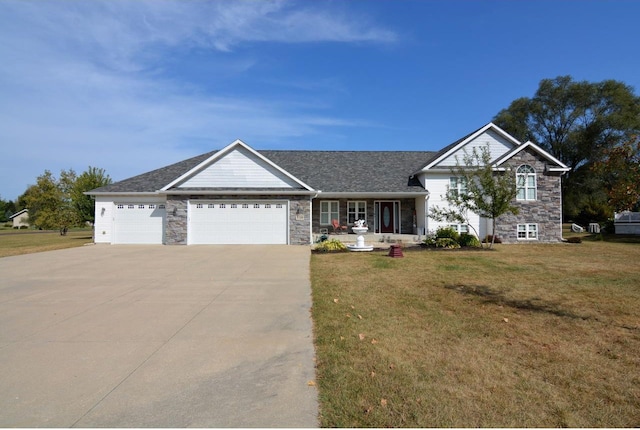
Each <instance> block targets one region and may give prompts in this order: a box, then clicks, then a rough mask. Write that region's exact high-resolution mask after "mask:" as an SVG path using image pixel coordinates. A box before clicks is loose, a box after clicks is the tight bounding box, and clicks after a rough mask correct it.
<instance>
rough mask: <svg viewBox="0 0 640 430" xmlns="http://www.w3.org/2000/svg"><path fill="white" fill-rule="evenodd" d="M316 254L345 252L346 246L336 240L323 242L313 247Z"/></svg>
mask: <svg viewBox="0 0 640 430" xmlns="http://www.w3.org/2000/svg"><path fill="white" fill-rule="evenodd" d="M315 250H316V251H318V252H340V251H347V246H346V245H345V244H344V243H342V242H340V241H339V240H338V239H331V240H325V241H324V242H322V243H320V244H318V245H317V246H316V247H315Z"/></svg>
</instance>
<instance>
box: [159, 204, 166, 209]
mask: <svg viewBox="0 0 640 430" xmlns="http://www.w3.org/2000/svg"><path fill="white" fill-rule="evenodd" d="M165 207H166V206H165V205H158V209H165Z"/></svg>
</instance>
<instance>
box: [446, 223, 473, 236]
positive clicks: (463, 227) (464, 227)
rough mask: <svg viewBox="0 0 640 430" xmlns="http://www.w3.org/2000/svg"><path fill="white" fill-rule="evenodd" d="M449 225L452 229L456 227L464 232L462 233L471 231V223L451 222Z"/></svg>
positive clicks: (459, 231)
mask: <svg viewBox="0 0 640 430" xmlns="http://www.w3.org/2000/svg"><path fill="white" fill-rule="evenodd" d="M449 227H451V228H452V229H454V230H455V231H456V232H458V233H460V234H462V233H469V225H468V224H449Z"/></svg>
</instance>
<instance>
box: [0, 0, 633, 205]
mask: <svg viewBox="0 0 640 430" xmlns="http://www.w3.org/2000/svg"><path fill="white" fill-rule="evenodd" d="M639 16H640V2H636V1H548V2H547V1H408V0H393V1H392V0H387V1H384V0H376V1H373V0H371V1H365V0H358V1H237V0H236V1H197V0H184V1H168V0H135V1H119V0H108V1H100V0H92V1H80V0H47V1H45V0H33V1H32V0H18V1H11V0H2V1H0V41H1V43H0V142H1V145H2V155H1V156H0V197H2V198H4V199H15V198H17V197H18V196H19V195H20V194H22V193H23V192H24V191H25V190H26V188H27V187H28V185H30V184H34V183H35V180H36V177H37V176H38V175H40V174H42V173H43V172H44V170H45V169H48V170H51V171H52V172H53V173H54V174H55V175H56V176H57V175H58V174H59V172H60V170H61V169H69V168H73V169H74V170H76V172H78V173H81V172H82V171H84V170H86V168H87V167H88V166H94V167H101V168H104V169H105V170H106V172H107V173H108V174H109V175H110V176H111V177H112V178H113V179H114V180H121V179H125V178H127V177H130V176H133V175H136V174H139V173H143V172H146V171H149V170H152V169H155V168H158V167H161V166H164V165H167V164H171V163H173V162H177V161H180V160H182V159H185V158H188V157H191V156H194V155H198V154H202V153H204V152H208V151H211V150H213V149H219V148H222V147H224V146H225V145H227V144H229V143H230V142H232V141H233V140H235V139H242V140H243V141H244V142H245V143H247V144H249V145H250V146H252V147H253V148H256V149H315V150H438V149H440V148H442V147H443V146H445V145H447V144H449V143H451V142H452V141H454V140H456V139H458V138H459V137H462V136H464V135H465V134H467V133H469V132H471V131H473V130H474V129H476V128H478V127H480V126H482V125H484V124H486V123H487V122H489V121H491V119H492V118H493V116H494V115H495V114H497V113H498V112H499V111H500V110H501V109H503V108H506V107H507V106H508V105H509V103H510V102H511V101H513V100H514V99H516V98H518V97H523V96H532V95H533V94H534V92H535V90H536V89H537V87H538V83H539V82H540V80H541V79H544V78H554V77H556V76H559V75H566V74H569V75H572V76H573V77H574V79H576V80H588V81H593V82H596V81H601V80H604V79H616V80H620V81H622V82H625V83H626V84H628V85H631V86H633V87H634V88H635V89H636V94H638V93H639V91H640V55H638V46H639V42H640V40H639V39H640V37H639V36H638V32H637V26H638V22H637V19H638V17H639ZM380 167H381V168H384V166H380ZM319 168H321V166H319Z"/></svg>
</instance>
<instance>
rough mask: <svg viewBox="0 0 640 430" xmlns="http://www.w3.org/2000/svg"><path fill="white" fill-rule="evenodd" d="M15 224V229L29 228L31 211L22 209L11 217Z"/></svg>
mask: <svg viewBox="0 0 640 430" xmlns="http://www.w3.org/2000/svg"><path fill="white" fill-rule="evenodd" d="M9 219H10V220H11V221H12V222H13V228H20V227H29V210H28V209H22V210H21V211H20V212H16V213H14V214H13V215H11V216H10V217H9Z"/></svg>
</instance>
